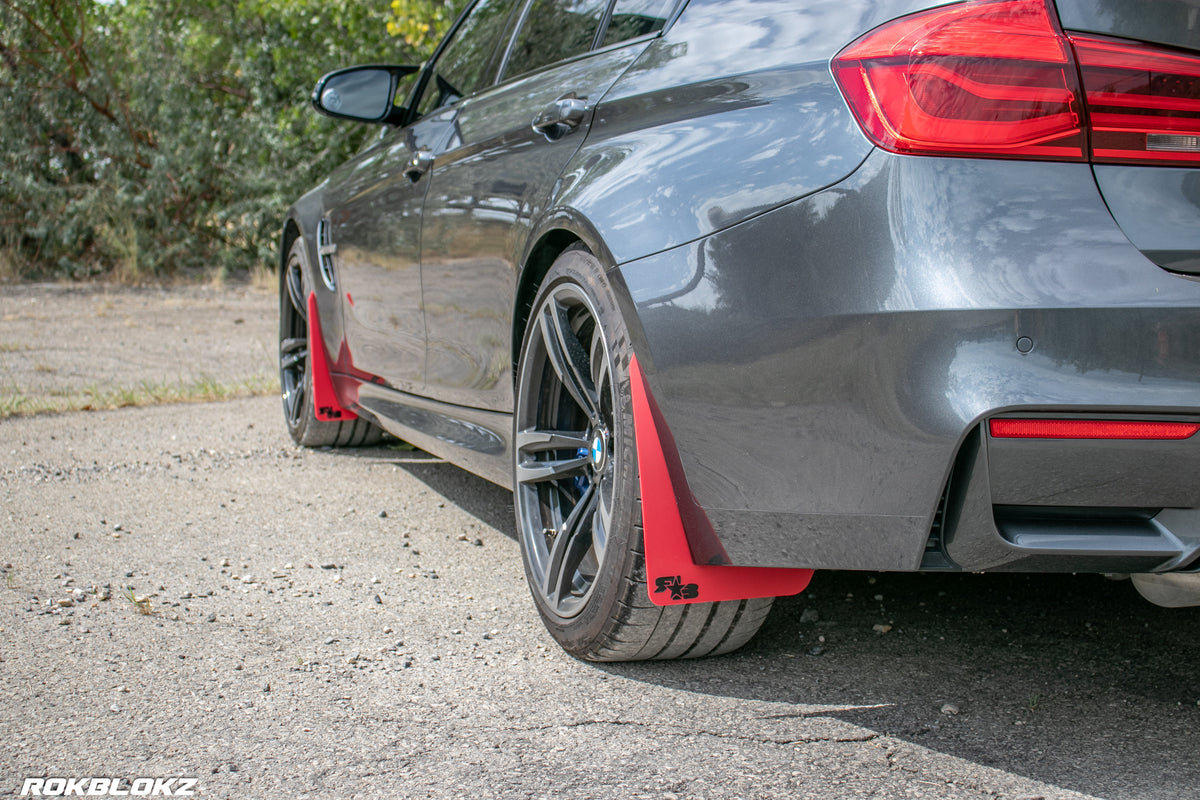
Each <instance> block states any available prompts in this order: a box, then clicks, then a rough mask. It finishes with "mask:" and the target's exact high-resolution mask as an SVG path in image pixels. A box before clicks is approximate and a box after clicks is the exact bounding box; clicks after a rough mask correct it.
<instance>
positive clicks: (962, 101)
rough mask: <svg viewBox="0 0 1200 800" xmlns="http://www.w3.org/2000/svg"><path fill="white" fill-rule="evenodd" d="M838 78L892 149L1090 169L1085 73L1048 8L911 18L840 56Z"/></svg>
mask: <svg viewBox="0 0 1200 800" xmlns="http://www.w3.org/2000/svg"><path fill="white" fill-rule="evenodd" d="M833 73H834V75H835V77H836V78H837V81H838V84H839V85H840V86H841V89H842V93H843V94H844V95H845V96H846V99H847V101H848V102H849V104H850V107H851V109H853V111H854V113H855V116H857V117H858V121H859V123H860V124H861V125H862V127H863V129H864V130H865V131H866V133H867V135H868V136H870V138H871V139H873V140H874V141H875V143H876V144H878V145H879V146H880V147H883V148H884V149H886V150H891V151H892V152H895V153H914V154H938V155H970V156H995V157H1004V158H1013V157H1017V158H1052V159H1057V160H1071V161H1082V160H1084V136H1083V128H1082V120H1081V117H1080V113H1079V108H1078V93H1077V92H1076V82H1077V81H1076V71H1075V65H1074V63H1073V62H1072V59H1071V54H1070V49H1069V48H1068V47H1067V42H1066V40H1065V39H1064V38H1063V37H1062V35H1061V34H1059V32H1058V30H1057V28H1056V27H1055V25H1054V22H1053V20H1052V19H1051V17H1050V13H1049V11H1047V9H1046V4H1045V0H993V1H992V2H971V3H964V4H960V5H954V6H946V7H943V8H937V9H933V10H931V11H927V12H924V13H920V14H915V15H912V16H909V17H903V18H901V19H898V20H896V21H895V22H892V23H890V24H887V25H884V26H883V27H881V28H877V29H875V30H874V31H872V32H871V33H868V34H867V35H866V36H864V37H862V38H861V39H859V40H858V41H856V42H854V43H853V44H851V45H850V46H849V47H847V48H846V49H845V50H843V51H842V52H841V53H839V54H838V55H837V56H836V57H835V58H834V60H833Z"/></svg>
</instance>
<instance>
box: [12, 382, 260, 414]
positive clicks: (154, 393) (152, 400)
mask: <svg viewBox="0 0 1200 800" xmlns="http://www.w3.org/2000/svg"><path fill="white" fill-rule="evenodd" d="M278 393H279V380H278V379H277V378H268V377H265V376H262V375H256V376H254V377H251V378H241V379H239V380H234V381H219V380H217V379H215V378H212V377H209V376H201V377H199V378H196V379H195V380H192V381H186V382H184V381H174V382H169V381H159V382H154V381H142V382H140V383H137V384H134V385H132V386H117V387H115V388H100V387H99V386H96V385H94V384H93V385H92V386H89V387H86V388H84V389H82V390H80V391H78V392H70V393H51V394H48V395H36V394H24V393H21V392H20V391H16V392H12V393H8V392H5V393H4V394H3V395H0V418H4V417H17V416H27V415H30V414H52V413H60V412H65V411H106V410H111V409H115V408H128V407H131V406H152V405H165V404H171V403H211V402H216V401H219V400H232V399H234V398H237V397H260V396H263V395H269V394H278Z"/></svg>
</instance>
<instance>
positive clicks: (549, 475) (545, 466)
mask: <svg viewBox="0 0 1200 800" xmlns="http://www.w3.org/2000/svg"><path fill="white" fill-rule="evenodd" d="M587 466H588V457H587V456H574V457H572V458H563V459H555V460H552V461H521V462H520V463H518V464H517V482H518V483H542V482H544V481H556V480H560V479H562V478H569V477H571V476H573V475H579V474H582V473H583V471H584V470H586V469H587Z"/></svg>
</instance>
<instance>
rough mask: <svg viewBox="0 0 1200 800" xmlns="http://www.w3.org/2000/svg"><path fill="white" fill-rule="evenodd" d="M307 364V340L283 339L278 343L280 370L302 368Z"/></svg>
mask: <svg viewBox="0 0 1200 800" xmlns="http://www.w3.org/2000/svg"><path fill="white" fill-rule="evenodd" d="M307 362H308V340H307V339H284V340H283V341H282V342H280V343H279V367H280V369H285V370H287V369H291V368H293V367H295V366H301V367H303V366H304V365H305V364H306V363H307Z"/></svg>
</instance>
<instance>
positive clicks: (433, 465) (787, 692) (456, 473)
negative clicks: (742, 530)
mask: <svg viewBox="0 0 1200 800" xmlns="http://www.w3.org/2000/svg"><path fill="white" fill-rule="evenodd" d="M343 452H350V451H343ZM358 454H359V456H360V457H366V458H379V459H382V460H385V461H390V462H391V463H395V464H397V466H400V467H401V468H402V469H404V470H405V471H406V472H408V473H409V474H410V475H412V476H413V477H415V478H417V479H418V480H419V481H421V482H422V483H424V484H425V485H427V486H428V487H430V489H432V490H433V491H435V492H437V493H438V494H439V495H441V496H443V497H445V498H446V499H447V500H448V501H450V502H453V503H454V504H455V505H457V506H458V507H459V508H461V509H463V510H464V511H466V512H467V513H469V514H471V515H472V516H474V517H476V518H477V519H478V520H480V521H481V522H483V523H485V524H487V525H489V526H491V527H493V528H495V529H496V530H498V531H500V532H502V533H504V534H505V535H506V536H508V537H510V538H512V539H514V541H515V540H516V531H515V526H514V522H513V509H512V494H511V493H510V492H508V491H507V490H505V489H502V488H501V487H499V486H496V485H494V484H491V483H489V482H487V481H485V480H483V479H482V478H479V477H476V476H474V475H472V474H470V473H468V472H466V471H464V470H462V469H459V468H457V467H454V466H451V465H449V464H446V463H444V462H441V461H439V460H437V459H435V458H433V457H431V456H427V455H426V454H424V453H421V452H420V451H416V452H414V453H411V454H406V453H397V452H396V451H393V450H387V449H382V448H371V449H366V450H360V451H358ZM530 618H531V619H534V615H533V612H532V609H531V610H530ZM531 624H534V623H531ZM1198 631H1200V608H1194V609H1163V608H1158V607H1156V606H1153V605H1151V604H1149V603H1148V602H1146V601H1144V600H1142V599H1141V598H1140V597H1139V596H1138V595H1137V593H1136V592H1135V591H1134V590H1133V588H1132V586H1131V584H1130V583H1129V582H1128V581H1124V582H1114V581H1109V580H1106V579H1104V578H1102V577H1100V576H1095V575H1005V574H988V575H971V574H953V573H940V574H888V573H867V572H828V571H825V572H817V573H816V575H815V576H814V579H813V582H812V584H811V585H810V587H809V589H808V590H807V591H806V592H804V593H803V594H800V595H797V596H795V597H787V598H780V599H779V600H777V601H776V604H775V608H774V609H773V611H772V613H771V616H770V617H769V618H768V620H767V622H766V624H765V625H764V627H763V629H762V630H761V631H760V632H759V634H758V636H757V637H756V638H755V639H754V640H753V641H752V642H751V643H750V644H749V645H747V646H746V647H744V648H742V650H740V651H738V652H737V653H734V654H731V655H728V656H724V657H720V658H714V659H699V660H694V661H675V662H643V663H626V664H596V665H594V667H595V669H596V670H597V672H603V673H609V674H614V675H620V676H622V677H624V678H627V679H630V680H635V681H641V682H646V683H650V684H654V685H658V686H663V687H667V688H671V689H676V690H680V691H686V692H690V693H698V694H708V695H713V696H720V697H732V698H740V699H747V700H755V701H763V702H770V703H781V704H788V705H793V706H796V707H797V715H798V716H804V715H811V714H818V715H820V716H825V717H831V718H835V719H839V720H842V721H844V722H847V723H851V724H853V725H856V726H859V727H861V728H865V729H868V730H870V731H873V732H876V733H879V734H883V735H887V736H890V737H893V738H896V739H900V740H903V741H907V742H911V743H913V744H916V745H919V746H922V747H925V748H928V749H930V750H932V751H935V752H939V753H944V754H947V755H952V756H955V757H958V758H962V759H966V760H968V761H971V762H974V763H977V764H983V765H985V766H989V767H994V768H997V769H1001V770H1004V771H1006V772H1010V773H1013V774H1016V775H1021V776H1024V777H1028V778H1032V779H1035V780H1039V781H1044V782H1046V783H1050V784H1053V785H1056V786H1060V787H1062V788H1065V789H1072V790H1075V791H1079V792H1083V793H1086V794H1094V795H1099V796H1104V797H1121V798H1175V797H1178V798H1185V797H1193V796H1194V792H1195V787H1196V786H1197V785H1200V759H1197V757H1196V755H1197V751H1196V738H1195V731H1196V730H1197V729H1198V728H1200V668H1198V667H1197V665H1200V637H1198V636H1197V635H1196V633H1197V632H1198ZM813 706H818V707H822V708H819V709H816V710H813V709H812V707H813Z"/></svg>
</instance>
